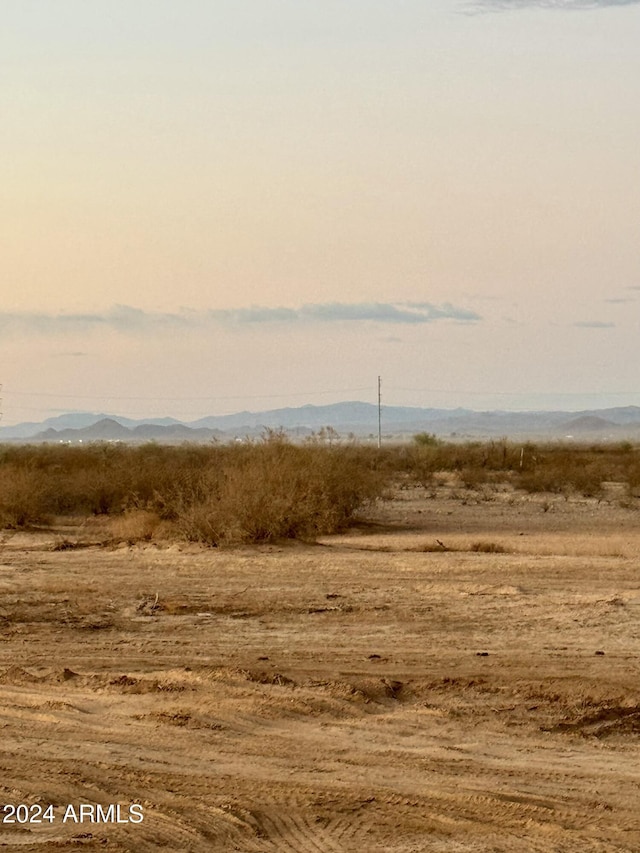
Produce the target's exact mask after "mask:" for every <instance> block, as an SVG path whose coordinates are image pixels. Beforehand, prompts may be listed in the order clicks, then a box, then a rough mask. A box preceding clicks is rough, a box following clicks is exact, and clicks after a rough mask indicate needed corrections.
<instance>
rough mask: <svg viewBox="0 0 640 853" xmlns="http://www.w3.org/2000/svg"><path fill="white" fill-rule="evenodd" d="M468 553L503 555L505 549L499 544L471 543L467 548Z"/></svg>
mask: <svg viewBox="0 0 640 853" xmlns="http://www.w3.org/2000/svg"><path fill="white" fill-rule="evenodd" d="M469 550H470V551H475V552H477V553H479V554H505V553H506V550H507V549H506V548H505V547H504V545H500V543H499V542H484V541H482V542H472V543H471V545H470V546H469Z"/></svg>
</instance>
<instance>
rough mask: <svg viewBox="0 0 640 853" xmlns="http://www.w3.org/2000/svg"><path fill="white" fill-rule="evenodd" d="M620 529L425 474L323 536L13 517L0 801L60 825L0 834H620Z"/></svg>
mask: <svg viewBox="0 0 640 853" xmlns="http://www.w3.org/2000/svg"><path fill="white" fill-rule="evenodd" d="M638 520H639V514H638V512H637V510H633V509H629V508H622V507H620V506H619V505H618V502H617V500H616V499H615V496H614V497H613V498H612V500H611V501H610V502H608V503H607V502H601V503H595V502H593V501H591V502H590V501H566V500H564V499H563V498H557V499H556V498H543V497H536V498H528V497H524V496H520V495H515V494H512V493H510V492H509V491H507V490H504V491H499V492H491V491H487V492H483V493H477V494H476V493H468V492H467V493H465V492H461V491H457V492H456V491H455V490H452V489H450V488H448V489H447V488H445V487H442V488H440V489H439V490H438V492H437V495H436V496H435V497H429V496H428V495H427V494H426V493H425V492H423V491H422V490H413V491H403V492H400V493H399V494H398V496H397V497H396V499H395V500H394V501H392V502H390V503H386V504H384V505H382V506H381V507H380V508H379V509H377V510H376V512H375V513H372V514H370V516H369V523H367V524H366V525H362V526H361V527H359V528H358V529H355V530H353V531H350V532H349V533H348V534H345V535H343V536H335V537H330V538H326V539H324V540H322V542H321V543H319V544H317V545H300V544H296V545H285V546H270V547H260V548H251V549H238V550H207V549H203V548H198V547H195V546H185V545H180V546H179V545H176V544H166V545H163V544H158V545H154V544H148V545H144V546H134V547H130V546H127V545H122V546H119V547H113V548H104V547H96V546H91V545H90V544H89V543H90V542H91V541H92V540H95V538H96V530H97V528H95V529H94V527H91V526H89V527H86V526H85V527H84V528H82V529H77V530H66V531H58V532H57V533H55V532H54V533H51V532H42V533H30V534H8V533H5V534H4V535H3V540H2V545H1V553H0V695H1V705H0V732H1V739H0V802H1V803H7V804H19V803H22V804H26V805H31V806H35V805H38V804H39V805H40V806H41V807H42V809H45V808H46V807H47V806H48V805H49V804H52V805H53V809H52V810H50V812H49V815H50V816H53V819H52V821H51V822H48V821H45V822H43V823H41V824H36V823H27V824H18V823H14V824H9V823H6V822H0V847H5V848H7V849H10V850H16V851H47V850H62V849H70V848H72V849H75V848H76V847H87V848H89V849H103V848H105V847H106V849H108V850H110V851H136V853H138V851H146V850H168V851H194V852H195V851H233V850H239V851H246V853H258V851H264V853H267V851H269V852H271V851H277V852H278V853H279V851H283V853H321V851H322V852H324V851H327V853H338V851H345V853H351V851H367V853H376V851H394V853H400V851H402V853H409V851H460V853H462V851H465V853H466V851H482V852H483V853H484V851H518V853H520V851H555V853H559V852H560V851H567V853H568V851H581V853H584V851H638V850H640V812H639V810H638V802H639V797H640V748H639V744H640V681H639V678H638V676H639V671H640V562H639V561H640V525H639V524H638ZM63 537H67V539H70V540H72V541H76V542H78V543H79V544H81V545H82V544H83V543H84V544H85V545H86V546H87V547H76V548H69V549H63V550H55V547H56V543H57V547H58V548H61V547H62V545H61V543H63ZM478 542H483V543H485V544H484V545H483V546H482V547H484V548H489V549H490V548H491V547H494V548H495V547H496V546H500V547H502V548H504V549H505V552H504V553H500V552H494V553H491V552H490V550H489V552H488V553H485V552H482V551H474V550H473V548H474V547H478V545H477V543H478ZM439 543H441V544H439ZM81 803H85V804H101V805H102V806H103V807H104V809H106V808H107V807H108V806H109V805H110V804H120V805H121V814H122V816H123V817H122V819H123V820H126V816H127V815H129V811H128V810H129V805H130V804H131V803H140V804H142V807H143V814H144V820H143V821H142V822H141V823H132V822H129V823H127V822H124V823H115V822H112V821H109V822H102V823H91V822H89V821H88V820H86V821H84V822H83V823H79V822H75V821H74V820H73V817H70V818H69V819H68V820H67V821H66V822H65V821H63V816H64V814H65V811H66V808H67V806H68V805H73V806H74V808H75V809H76V811H77V809H78V807H79V804H81ZM36 811H37V809H35V810H32V812H31V814H34V813H35V812H36ZM8 814H10V812H7V811H5V812H4V813H3V814H2V815H0V820H5V821H6V818H7V815H8Z"/></svg>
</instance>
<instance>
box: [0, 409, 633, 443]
mask: <svg viewBox="0 0 640 853" xmlns="http://www.w3.org/2000/svg"><path fill="white" fill-rule="evenodd" d="M326 426H331V427H333V428H334V429H335V430H337V432H338V433H340V434H341V435H343V436H344V435H348V434H350V433H352V434H354V435H355V436H358V437H360V438H366V437H370V436H375V435H377V431H378V407H377V406H375V405H373V404H372V403H362V402H351V403H334V404H330V405H326V406H311V405H308V406H300V407H298V408H284V409H271V410H268V411H264V412H247V411H245V412H238V413H236V414H232V415H211V416H209V417H206V418H200V419H198V420H196V421H190V422H181V421H178V420H176V419H175V418H170V417H167V418H149V419H148V420H132V419H130V418H124V417H121V416H118V415H105V414H92V413H89V412H75V413H69V414H66V415H59V416H57V417H55V418H48V419H47V420H45V421H43V422H42V423H22V424H17V425H16V426H13V427H0V441H23V442H24V441H30V442H42V441H48V442H56V441H58V442H60V441H83V442H84V441H127V442H138V443H140V442H144V441H159V442H167V443H178V442H183V441H193V442H208V441H212V440H213V439H219V440H221V441H228V440H232V439H234V438H237V437H240V438H242V437H245V436H250V437H256V436H260V435H262V433H263V432H264V431H265V429H283V430H285V431H286V432H287V433H288V434H289V435H291V436H292V437H293V438H298V439H302V438H304V437H305V436H308V435H310V434H311V433H313V432H317V431H318V430H319V429H321V428H322V427H326ZM382 430H383V435H384V436H386V437H387V438H388V439H392V438H393V439H401V438H403V437H404V438H406V437H410V436H411V435H413V434H415V433H417V432H430V433H434V434H435V435H437V436H440V437H443V438H454V439H458V440H464V439H483V438H485V439H486V438H502V437H507V438H513V439H523V440H524V439H526V438H531V439H537V440H550V439H553V438H561V437H562V438H564V437H565V436H567V435H575V436H577V437H581V438H584V439H587V438H593V439H594V440H602V439H609V438H611V439H614V438H615V439H622V438H630V439H635V440H640V407H638V406H626V407H618V408H611V409H601V410H588V411H582V412H565V411H555V412H545V411H542V412H540V411H538V412H508V411H489V412H475V411H473V410H471V409H429V408H418V407H411V406H383V407H382Z"/></svg>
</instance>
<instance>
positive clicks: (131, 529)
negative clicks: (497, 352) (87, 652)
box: [0, 433, 640, 551]
mask: <svg viewBox="0 0 640 853" xmlns="http://www.w3.org/2000/svg"><path fill="white" fill-rule="evenodd" d="M427 438H428V439H429V440H422V439H419V440H418V441H416V442H415V443H414V445H412V446H409V447H407V446H404V447H401V446H398V447H388V448H384V449H383V450H381V451H379V450H377V449H376V448H371V447H364V446H358V445H356V444H347V445H344V444H339V443H338V444H335V443H334V444H329V445H327V444H326V443H324V442H320V441H316V442H309V443H307V444H304V445H294V444H291V443H289V442H288V441H286V439H285V438H284V437H283V436H282V435H279V434H278V433H269V434H267V435H266V436H265V438H264V440H262V441H259V442H255V443H245V444H234V445H228V446H223V445H209V446H196V445H183V446H181V447H167V446H160V445H154V444H148V445H144V446H142V447H127V446H123V445H109V444H94V445H89V446H86V447H82V448H79V447H67V446H62V447H60V446H57V445H52V446H49V445H41V446H38V447H34V446H22V447H6V446H5V447H2V448H0V526H2V527H5V528H14V529H19V528H29V527H33V526H36V525H47V524H50V523H51V521H52V519H54V518H56V517H60V516H83V517H91V516H105V517H109V518H110V519H112V520H113V522H112V524H111V525H110V527H111V533H112V535H113V538H114V539H116V540H119V541H130V542H135V541H144V540H149V539H151V538H154V537H157V536H159V535H179V536H181V537H182V538H185V539H188V540H192V541H197V542H204V543H207V544H210V545H218V544H224V543H233V542H264V541H270V540H274V539H286V538H296V539H312V538H314V537H316V536H318V535H321V534H326V533H333V532H336V531H339V530H341V529H344V528H345V527H346V526H347V525H348V524H349V523H350V522H351V521H352V519H353V518H354V515H355V514H356V512H358V511H359V510H360V509H361V508H362V507H365V506H366V505H367V504H369V503H371V502H373V501H375V500H376V499H378V498H380V497H383V496H385V494H386V493H387V492H388V490H389V486H390V484H392V483H405V484H406V485H409V486H410V485H412V484H419V485H421V486H423V487H425V488H426V489H427V490H429V491H430V492H431V493H432V494H433V495H435V493H436V490H437V488H438V484H439V483H442V482H444V480H445V479H447V480H448V481H449V482H456V483H457V484H458V488H459V489H464V493H463V494H464V498H461V500H462V499H463V500H464V501H467V502H468V501H475V500H478V501H480V500H482V501H487V500H494V499H495V498H496V494H497V490H499V489H498V486H499V484H501V483H502V484H507V485H508V487H509V488H510V489H512V490H521V491H522V490H523V491H525V492H529V493H532V494H535V493H540V494H546V495H547V498H546V500H547V503H546V504H544V505H542V509H543V511H544V510H545V508H546V509H549V508H550V507H551V503H550V501H553V500H557V498H556V499H554V498H551V495H553V494H555V495H558V496H559V497H560V500H562V498H566V499H569V498H570V497H571V496H573V495H581V496H583V497H587V498H596V499H598V500H607V499H610V497H611V495H612V494H613V492H612V484H613V485H614V487H615V488H614V491H615V497H616V500H617V501H622V502H625V501H626V502H627V503H628V504H629V505H630V506H632V505H634V501H635V497H634V496H635V495H636V494H637V493H638V491H639V490H640V451H639V449H638V448H637V447H634V446H633V445H631V444H629V443H621V444H616V445H593V446H586V445H578V444H575V445H567V444H564V443H558V444H544V445H543V444H541V445H534V444H525V445H519V444H513V443H510V442H508V441H506V440H505V441H497V442H496V441H493V442H484V443H483V442H468V443H466V444H447V443H444V442H439V441H434V440H432V437H430V436H428V437H427ZM616 490H617V491H616ZM473 544H474V543H471V545H473ZM475 544H476V545H477V546H478V547H477V548H476V550H478V551H483V550H488V549H487V548H486V547H485V546H486V545H487V543H483V542H478V543H475ZM490 544H491V543H489V545H490ZM434 550H435V548H434Z"/></svg>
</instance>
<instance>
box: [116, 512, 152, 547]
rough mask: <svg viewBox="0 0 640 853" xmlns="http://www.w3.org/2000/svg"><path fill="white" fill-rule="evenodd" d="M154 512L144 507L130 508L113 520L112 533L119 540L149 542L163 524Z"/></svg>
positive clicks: (131, 542) (132, 542)
mask: <svg viewBox="0 0 640 853" xmlns="http://www.w3.org/2000/svg"><path fill="white" fill-rule="evenodd" d="M161 523H162V522H161V520H160V518H159V517H158V515H157V514H156V513H154V512H149V511H148V510H144V509H130V510H127V511H126V512H125V513H124V514H123V515H120V516H116V517H115V518H114V519H113V521H111V525H110V526H111V535H112V537H113V539H114V540H116V541H118V542H129V543H130V544H131V545H133V544H134V543H136V542H149V541H150V540H151V539H152V538H153V536H154V534H155V533H156V531H157V530H158V528H159V527H160V525H161Z"/></svg>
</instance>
